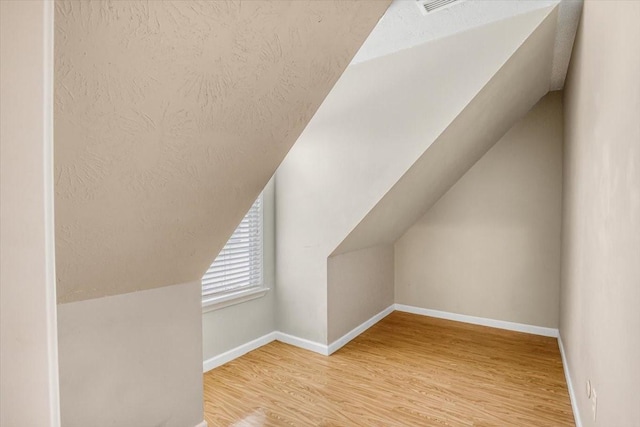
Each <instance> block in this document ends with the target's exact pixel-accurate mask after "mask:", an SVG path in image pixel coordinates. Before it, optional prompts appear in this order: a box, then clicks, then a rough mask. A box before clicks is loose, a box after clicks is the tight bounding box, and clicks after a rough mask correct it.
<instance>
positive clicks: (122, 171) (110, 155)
mask: <svg viewBox="0 0 640 427" xmlns="http://www.w3.org/2000/svg"><path fill="white" fill-rule="evenodd" d="M388 4H389V1H377V0H375V1H358V2H351V1H341V0H336V1H321V2H320V1H293V2H291V1H249V2H242V3H241V2H239V1H227V2H222V1H220V2H217V1H216V2H212V1H189V2H185V1H176V2H160V1H152V2H143V1H104V2H89V1H58V2H56V12H55V26H56V28H55V191H56V196H55V197H56V200H55V205H56V211H55V216H56V268H57V278H58V301H59V302H61V303H63V302H69V301H77V300H84V299H89V298H97V297H102V296H106V295H114V294H120V293H125V292H133V291H137V290H142V289H149V288H154V287H160V286H165V285H172V284H176V283H183V282H188V281H193V280H197V279H198V278H199V277H200V276H201V275H202V273H203V272H204V271H205V270H206V268H207V266H208V264H209V263H210V262H211V261H212V259H213V258H214V257H215V256H216V254H217V253H218V252H219V250H220V248H221V247H222V246H223V245H224V243H225V241H226V240H227V238H228V237H229V235H230V234H231V233H232V231H233V229H234V228H235V226H236V225H237V223H238V222H239V221H240V219H241V218H242V216H243V215H244V213H245V212H246V211H247V209H248V208H249V206H250V205H251V204H252V203H253V201H254V199H255V198H256V197H257V195H258V194H259V192H260V191H261V190H262V188H263V186H264V185H265V184H266V182H267V180H268V179H269V178H270V177H271V175H272V174H273V173H274V171H275V169H276V167H277V166H278V164H279V163H280V161H281V160H282V158H283V157H284V155H285V154H286V153H287V151H288V150H289V148H290V147H291V145H292V144H293V143H294V142H295V140H296V139H297V137H298V136H299V134H300V133H301V132H302V130H303V128H304V127H305V125H306V124H307V122H308V121H309V119H310V118H311V116H312V115H313V114H314V112H315V111H316V109H317V108H318V106H319V105H320V103H321V102H322V100H323V99H324V97H325V96H326V94H327V93H328V92H329V90H330V89H331V87H332V86H333V84H334V83H335V81H336V80H337V79H338V77H339V76H340V75H341V73H342V72H343V70H344V68H345V67H346V66H347V64H348V63H349V61H350V60H351V59H352V57H353V55H354V54H355V53H356V51H357V50H358V48H359V47H360V46H361V44H362V43H363V41H364V40H365V38H366V37H367V35H368V34H369V32H370V31H371V29H372V28H373V26H374V25H375V24H376V23H377V21H378V19H379V18H380V16H382V14H383V13H384V11H385V9H386V7H387V6H388Z"/></svg>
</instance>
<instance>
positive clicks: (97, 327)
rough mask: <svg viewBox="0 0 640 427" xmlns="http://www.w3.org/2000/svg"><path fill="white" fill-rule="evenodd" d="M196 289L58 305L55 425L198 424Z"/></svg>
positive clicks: (188, 426) (199, 379)
mask: <svg viewBox="0 0 640 427" xmlns="http://www.w3.org/2000/svg"><path fill="white" fill-rule="evenodd" d="M200 295H201V286H200V283H199V282H194V283H189V284H184V285H175V286H167V287H163V288H159V289H151V290H145V291H140V292H132V293H128V294H125V295H116V296H112V297H105V298H97V299H92V300H87V301H77V302H72V303H67V304H59V305H58V322H59V325H60V332H59V340H60V394H61V396H60V398H61V412H62V425H63V426H65V427H88V426H91V427H107V426H119V427H120V426H122V427H138V426H154V427H155V426H162V427H194V426H196V425H198V424H199V423H200V422H201V421H202V420H203V418H204V417H203V411H202V344H201V339H202V315H201V311H200V307H201V302H200Z"/></svg>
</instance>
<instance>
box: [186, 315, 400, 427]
mask: <svg viewBox="0 0 640 427" xmlns="http://www.w3.org/2000/svg"><path fill="white" fill-rule="evenodd" d="M393 310H394V305H390V306H389V307H387V308H385V309H384V310H382V311H381V312H380V313H378V314H376V315H375V316H373V317H372V318H371V319H369V320H367V321H366V322H364V323H362V324H361V325H358V326H356V327H355V328H354V329H352V330H351V331H349V332H348V333H346V334H345V335H344V336H342V337H340V338H338V339H337V340H335V341H334V342H332V343H331V344H330V345H326V344H320V343H319V342H315V341H311V340H307V339H304V338H300V337H296V336H294V335H289V334H285V333H284V332H279V331H274V332H271V333H268V334H267V335H264V336H261V337H260V338H257V339H255V340H253V341H250V342H248V343H246V344H242V345H241V346H238V347H236V348H233V349H231V350H229V351H226V352H224V353H222V354H220V355H218V356H214V357H212V358H210V359H207V360H205V361H204V363H203V364H202V369H203V372H208V371H210V370H212V369H214V368H217V367H218V366H221V365H224V364H225V363H228V362H231V361H232V360H233V359H236V358H238V357H240V356H242V355H244V354H247V353H248V352H250V351H252V350H255V349H257V348H259V347H262V346H263V345H266V344H269V343H270V342H271V341H276V340H277V341H280V342H283V343H285V344H290V345H293V346H295V347H299V348H302V349H305V350H309V351H313V352H314V353H318V354H321V355H323V356H329V355H330V354H332V353H334V352H336V351H337V350H339V349H340V348H342V347H344V346H345V344H347V343H348V342H349V341H351V340H352V339H354V338H355V337H357V336H358V335H360V334H361V333H363V332H364V331H366V330H367V329H369V328H370V327H371V326H373V325H375V324H376V323H378V322H379V321H380V320H382V319H383V318H385V317H386V316H387V315H388V314H389V313H391V312H392V311H393ZM198 427H199V426H198Z"/></svg>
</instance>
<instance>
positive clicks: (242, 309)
mask: <svg viewBox="0 0 640 427" xmlns="http://www.w3.org/2000/svg"><path fill="white" fill-rule="evenodd" d="M263 194H264V198H263V203H264V205H263V206H264V211H263V212H264V217H263V224H264V235H263V244H264V246H263V249H264V272H263V277H264V285H265V287H267V288H269V289H270V290H269V292H268V293H267V294H266V295H264V296H263V297H261V298H257V299H254V300H251V301H246V302H243V303H240V304H236V305H232V306H228V307H224V308H221V309H218V310H214V311H207V312H205V313H203V315H202V350H203V360H205V361H206V360H207V359H210V358H212V357H215V356H218V355H220V354H222V353H224V352H225V351H228V350H231V349H233V348H235V347H238V346H240V345H242V344H245V343H247V342H249V341H252V340H254V339H256V338H259V337H261V336H263V335H266V334H268V333H270V332H273V331H275V330H276V323H275V293H276V292H277V289H276V288H275V182H274V180H273V179H272V180H271V181H269V183H268V184H267V186H266V187H265V189H264V190H263Z"/></svg>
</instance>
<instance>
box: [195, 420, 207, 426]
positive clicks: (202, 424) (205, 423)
mask: <svg viewBox="0 0 640 427" xmlns="http://www.w3.org/2000/svg"><path fill="white" fill-rule="evenodd" d="M196 427H209V424H207V422H206V421H202V422H200V423H198V424H197V425H196Z"/></svg>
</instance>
